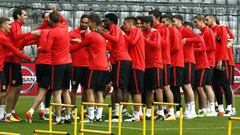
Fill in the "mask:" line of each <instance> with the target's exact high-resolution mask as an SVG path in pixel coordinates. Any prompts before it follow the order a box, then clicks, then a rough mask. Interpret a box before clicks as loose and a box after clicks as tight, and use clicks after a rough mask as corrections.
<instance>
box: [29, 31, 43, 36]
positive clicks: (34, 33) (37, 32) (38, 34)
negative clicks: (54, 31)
mask: <svg viewBox="0 0 240 135" xmlns="http://www.w3.org/2000/svg"><path fill="white" fill-rule="evenodd" d="M31 34H32V35H36V36H40V35H41V31H40V30H34V31H32V32H31Z"/></svg>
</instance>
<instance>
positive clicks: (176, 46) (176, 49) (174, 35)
mask: <svg viewBox="0 0 240 135" xmlns="http://www.w3.org/2000/svg"><path fill="white" fill-rule="evenodd" d="M169 32H170V39H171V40H170V46H171V66H172V67H184V56H183V46H182V36H181V33H180V32H179V31H178V30H177V29H176V28H175V27H173V26H170V27H169Z"/></svg>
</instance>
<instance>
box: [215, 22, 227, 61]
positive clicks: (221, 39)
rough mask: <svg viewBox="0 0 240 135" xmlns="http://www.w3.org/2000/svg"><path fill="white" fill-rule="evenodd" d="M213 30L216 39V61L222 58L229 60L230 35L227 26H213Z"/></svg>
mask: <svg viewBox="0 0 240 135" xmlns="http://www.w3.org/2000/svg"><path fill="white" fill-rule="evenodd" d="M212 30H213V32H214V33H215V40H216V53H215V60H216V62H218V61H220V60H229V57H228V49H227V42H228V36H227V30H226V28H225V27H224V26H219V25H216V26H214V27H213V28H212Z"/></svg>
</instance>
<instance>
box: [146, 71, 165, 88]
mask: <svg viewBox="0 0 240 135" xmlns="http://www.w3.org/2000/svg"><path fill="white" fill-rule="evenodd" d="M144 88H145V91H152V90H156V89H159V88H160V89H162V88H163V69H160V68H146V69H145V73H144Z"/></svg>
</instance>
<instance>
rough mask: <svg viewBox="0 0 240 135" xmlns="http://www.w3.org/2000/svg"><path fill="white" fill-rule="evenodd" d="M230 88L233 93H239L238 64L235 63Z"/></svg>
mask: <svg viewBox="0 0 240 135" xmlns="http://www.w3.org/2000/svg"><path fill="white" fill-rule="evenodd" d="M232 89H233V91H234V93H235V94H238V95H240V64H235V69H234V85H233V86H232Z"/></svg>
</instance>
